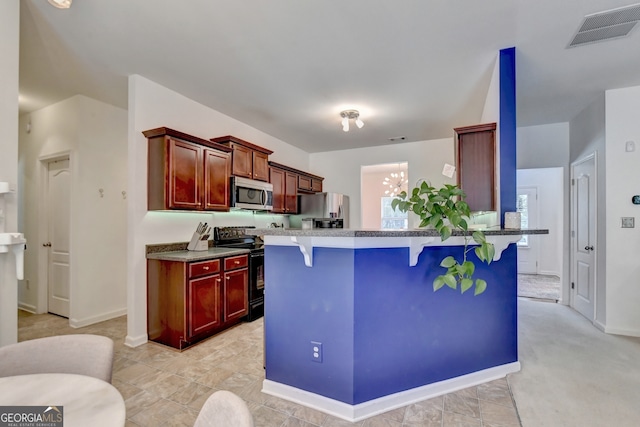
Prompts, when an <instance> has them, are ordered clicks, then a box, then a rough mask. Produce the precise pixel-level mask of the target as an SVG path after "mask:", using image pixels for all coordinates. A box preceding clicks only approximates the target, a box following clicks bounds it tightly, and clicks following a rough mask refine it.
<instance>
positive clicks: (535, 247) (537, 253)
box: [516, 185, 540, 274]
mask: <svg viewBox="0 0 640 427" xmlns="http://www.w3.org/2000/svg"><path fill="white" fill-rule="evenodd" d="M521 189H522V190H535V193H536V206H535V209H534V210H533V213H534V214H535V224H533V225H531V224H529V227H528V228H540V227H539V224H540V206H539V205H538V201H539V198H538V193H539V192H540V191H539V188H538V186H537V185H523V186H519V185H516V197H517V196H518V195H519V194H520V190H521ZM535 237H536V236H535V235H534V234H531V235H529V239H532V238H533V239H535ZM533 242H535V245H531V246H529V247H528V248H523V247H520V246H518V245H517V243H516V248H517V250H518V254H520V251H525V250H529V249H530V252H532V253H533V254H534V256H535V260H536V268H535V273H533V274H540V268H539V264H540V263H539V261H540V242H538V241H537V240H533ZM518 273H520V271H519V270H518ZM525 274H531V273H525Z"/></svg>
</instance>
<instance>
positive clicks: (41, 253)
mask: <svg viewBox="0 0 640 427" xmlns="http://www.w3.org/2000/svg"><path fill="white" fill-rule="evenodd" d="M64 159H69V170H70V171H71V188H70V189H69V192H70V194H69V196H70V203H71V206H75V202H74V191H73V187H74V178H73V177H74V175H73V172H74V170H75V169H76V168H75V167H74V166H75V165H74V156H73V153H72V151H71V150H63V151H58V152H55V153H52V154H47V155H44V156H40V157H38V173H39V175H40V176H39V177H38V187H39V188H38V221H37V223H38V232H37V237H36V238H35V239H33V240H34V243H33V244H35V245H37V248H38V249H37V251H38V255H37V256H38V267H37V268H38V272H37V277H38V293H37V295H38V301H37V313H47V311H48V306H49V301H48V295H49V268H48V267H49V266H48V258H49V250H48V249H47V248H45V247H43V246H42V244H43V243H44V242H46V241H47V239H48V237H49V222H48V212H49V206H48V203H47V189H48V181H49V163H50V162H54V161H57V160H64ZM69 212H70V218H69V221H70V223H71V224H73V223H74V210H73V209H70V210H69ZM69 234H70V236H69V250H70V252H71V255H70V257H69V263H70V264H71V265H70V267H69V321H71V319H72V318H73V313H74V310H73V294H74V289H75V268H74V266H75V260H74V250H73V247H74V244H73V243H74V238H73V236H74V232H73V225H72V226H71V228H70V229H69ZM33 244H32V245H33Z"/></svg>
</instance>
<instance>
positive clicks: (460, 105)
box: [20, 0, 640, 152]
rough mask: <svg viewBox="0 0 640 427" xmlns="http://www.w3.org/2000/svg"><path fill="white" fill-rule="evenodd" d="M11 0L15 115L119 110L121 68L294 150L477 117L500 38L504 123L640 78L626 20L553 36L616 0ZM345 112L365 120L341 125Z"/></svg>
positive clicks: (618, 1)
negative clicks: (608, 27)
mask: <svg viewBox="0 0 640 427" xmlns="http://www.w3.org/2000/svg"><path fill="white" fill-rule="evenodd" d="M20 3H21V6H22V7H21V13H20V20H21V22H20V24H21V30H20V36H21V46H20V95H21V101H20V106H21V111H22V112H28V111H33V110H36V109H39V108H42V107H44V106H46V105H49V104H51V103H53V102H57V101H60V100H62V99H65V98H68V97H70V96H73V95H76V94H83V95H86V96H89V97H92V98H95V99H98V100H101V101H104V102H108V103H111V104H114V105H117V106H120V107H123V108H127V76H128V75H130V74H140V75H142V76H145V77H147V78H149V79H151V80H153V81H156V82H157V83H160V84H162V85H163V86H166V87H168V88H171V89H173V90H175V91H177V92H180V93H182V94H184V95H186V96H187V97H189V98H192V99H194V100H196V101H198V102H200V103H202V104H205V105H208V106H210V107H211V108H214V109H216V110H218V111H220V112H222V113H225V114H227V115H229V116H231V117H234V118H236V119H238V120H240V121H242V122H244V123H247V124H249V125H251V126H253V127H255V128H257V129H260V130H262V131H264V132H266V133H268V134H270V135H272V136H274V137H276V138H279V139H281V140H283V141H285V142H287V143H289V144H292V145H295V146H298V147H300V148H302V149H303V150H305V151H307V152H319V151H329V150H337V149H345V148H355V147H366V146H375V145H382V144H388V143H389V140H388V138H390V137H396V136H405V137H406V139H405V142H409V141H421V140H428V139H436V138H444V137H450V136H452V134H453V132H452V128H454V127H459V126H466V125H471V124H476V123H477V122H478V120H479V118H480V114H481V111H482V108H483V105H484V99H485V96H486V94H487V90H488V85H489V81H490V77H491V72H492V70H493V66H494V63H495V60H496V58H497V53H498V51H499V50H500V49H502V48H507V47H511V46H515V47H516V55H517V91H518V116H517V117H518V126H530V125H539V124H548V123H557V122H566V121H569V120H570V119H571V118H573V117H574V116H575V115H576V114H577V113H578V112H580V110H582V109H583V108H584V107H585V106H587V105H588V104H589V103H590V102H591V101H593V100H594V99H595V98H596V97H597V96H598V95H599V94H602V92H603V91H604V90H606V89H613V88H619V87H627V86H635V85H640V30H638V29H635V30H634V31H632V33H631V35H630V36H629V37H627V38H624V39H618V40H614V41H607V42H601V43H595V44H590V45H586V46H582V47H577V48H571V49H567V48H566V46H567V45H568V43H569V42H570V40H571V38H572V37H573V35H574V33H575V32H576V30H577V29H578V26H579V25H580V23H581V22H582V18H583V17H584V16H585V15H587V14H591V13H596V12H600V11H603V10H608V9H612V8H616V7H622V6H627V5H629V4H631V2H629V1H625V0H580V1H558V0H535V1H534V0H484V1H477V0H475V1H473V0H466V1H465V0H446V1H443V0H396V1H389V0H348V1H344V0H243V1H228V0H227V1H222V0H179V1H177V0H110V1H106V0H75V1H74V2H73V5H72V7H71V9H68V10H59V9H55V8H54V7H52V6H50V5H49V4H48V3H47V1H46V0H22V1H21V2H20ZM347 108H356V109H359V110H360V112H361V118H362V119H363V120H364V122H365V126H364V128H362V129H357V128H356V127H355V126H352V130H351V131H350V132H348V133H345V132H342V128H341V126H340V116H339V112H340V111H341V110H343V109H347ZM197 136H200V137H203V138H209V137H214V136H218V135H197ZM252 142H254V143H256V144H258V145H259V144H260V141H252Z"/></svg>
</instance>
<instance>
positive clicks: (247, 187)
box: [231, 176, 273, 211]
mask: <svg viewBox="0 0 640 427" xmlns="http://www.w3.org/2000/svg"><path fill="white" fill-rule="evenodd" d="M231 207H232V208H236V209H251V210H258V211H271V210H273V185H272V184H270V183H268V182H263V181H256V180H253V179H247V178H241V177H237V176H233V177H231Z"/></svg>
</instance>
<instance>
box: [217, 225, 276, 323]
mask: <svg viewBox="0 0 640 427" xmlns="http://www.w3.org/2000/svg"><path fill="white" fill-rule="evenodd" d="M247 228H255V227H252V226H247V227H214V229H213V245H214V246H217V247H221V248H235V249H249V250H250V251H251V252H250V253H249V313H248V314H247V320H248V321H249V322H252V321H254V320H256V319H259V318H260V317H262V316H264V245H263V243H262V240H261V239H260V238H259V237H257V236H250V235H247V234H246V233H245V230H246V229H247Z"/></svg>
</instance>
